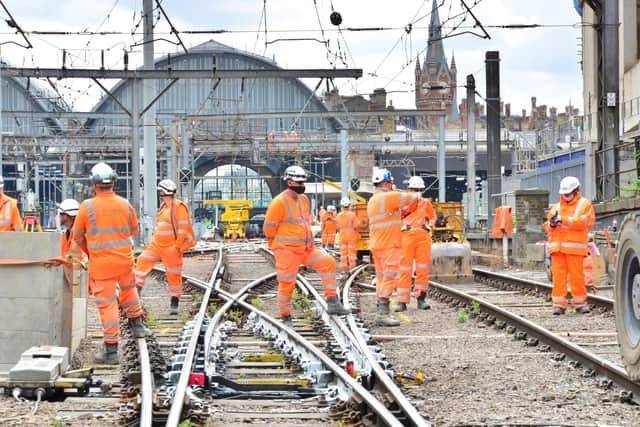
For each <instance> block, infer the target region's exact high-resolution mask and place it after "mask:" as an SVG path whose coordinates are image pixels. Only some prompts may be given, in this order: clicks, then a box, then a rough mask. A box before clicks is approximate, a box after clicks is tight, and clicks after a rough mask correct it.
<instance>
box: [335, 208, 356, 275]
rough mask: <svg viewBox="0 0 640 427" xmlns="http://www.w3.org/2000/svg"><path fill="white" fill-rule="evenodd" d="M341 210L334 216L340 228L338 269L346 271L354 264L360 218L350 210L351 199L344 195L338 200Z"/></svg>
mask: <svg viewBox="0 0 640 427" xmlns="http://www.w3.org/2000/svg"><path fill="white" fill-rule="evenodd" d="M340 205H341V206H342V211H340V213H339V214H338V216H337V217H336V220H337V223H338V229H339V230H340V271H342V272H344V273H347V272H349V270H351V269H352V268H355V266H356V244H357V243H358V239H359V238H360V233H359V232H358V229H359V227H360V220H359V219H358V216H357V215H356V213H355V212H353V211H352V210H350V209H349V208H350V206H351V200H350V199H349V198H348V197H345V198H344V199H342V200H341V201H340Z"/></svg>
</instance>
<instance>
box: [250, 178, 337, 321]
mask: <svg viewBox="0 0 640 427" xmlns="http://www.w3.org/2000/svg"><path fill="white" fill-rule="evenodd" d="M263 230H264V235H265V236H266V237H267V240H268V243H269V247H270V248H271V249H272V250H273V253H274V254H275V257H276V273H277V275H278V306H279V308H280V315H281V316H289V315H291V296H292V295H293V290H294V289H295V284H296V276H297V274H298V267H300V264H304V265H308V266H309V267H311V268H312V269H314V270H316V271H317V272H318V273H319V274H320V277H321V279H322V285H323V286H324V295H325V297H326V298H330V297H333V296H335V295H336V261H335V260H334V259H333V257H331V255H329V254H327V253H326V252H325V251H324V250H322V249H319V248H316V247H315V246H314V244H313V234H312V232H311V215H310V213H309V199H308V198H307V196H305V195H304V194H301V195H298V194H296V193H295V192H293V191H291V190H288V189H287V190H284V191H283V192H282V193H280V194H279V195H278V196H276V197H275V198H274V199H273V200H272V201H271V203H270V204H269V207H268V208H267V213H266V215H265V219H264V226H263Z"/></svg>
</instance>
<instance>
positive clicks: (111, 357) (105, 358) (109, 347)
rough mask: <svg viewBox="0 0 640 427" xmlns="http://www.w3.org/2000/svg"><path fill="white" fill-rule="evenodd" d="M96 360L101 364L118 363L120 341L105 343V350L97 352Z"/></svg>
mask: <svg viewBox="0 0 640 427" xmlns="http://www.w3.org/2000/svg"><path fill="white" fill-rule="evenodd" d="M94 362H95V363H97V364H99V365H117V364H118V363H120V361H119V360H118V343H115V344H106V343H105V345H104V351H103V352H101V353H98V354H96V356H95V357H94Z"/></svg>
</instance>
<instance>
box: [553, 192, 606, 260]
mask: <svg viewBox="0 0 640 427" xmlns="http://www.w3.org/2000/svg"><path fill="white" fill-rule="evenodd" d="M556 211H557V212H558V215H560V216H561V217H562V223H561V224H558V226H557V227H555V228H554V227H551V226H550V225H549V222H546V223H545V229H546V230H547V231H548V232H549V253H551V254H553V253H556V252H560V253H564V254H572V255H585V256H586V255H587V245H588V242H589V232H590V231H591V230H593V224H594V222H595V213H594V210H593V206H592V205H591V202H590V201H589V200H587V199H585V198H584V197H582V196H581V195H579V194H577V195H576V197H574V199H573V200H572V201H571V202H569V203H567V202H565V201H564V199H563V198H562V197H560V202H559V203H557V204H555V205H554V206H552V207H551V209H549V213H548V214H547V219H551V218H552V217H553V216H554V215H555V214H556Z"/></svg>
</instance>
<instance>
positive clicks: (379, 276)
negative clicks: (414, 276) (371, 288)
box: [371, 248, 402, 301]
mask: <svg viewBox="0 0 640 427" xmlns="http://www.w3.org/2000/svg"><path fill="white" fill-rule="evenodd" d="M371 254H372V255H373V261H374V264H375V266H376V297H377V300H378V301H379V300H381V299H389V298H391V295H392V294H393V291H395V290H396V287H397V286H398V281H399V280H400V258H401V257H402V251H401V249H400V248H385V249H372V250H371Z"/></svg>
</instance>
